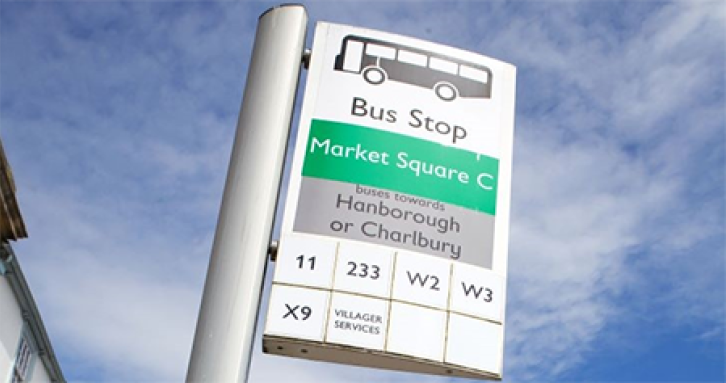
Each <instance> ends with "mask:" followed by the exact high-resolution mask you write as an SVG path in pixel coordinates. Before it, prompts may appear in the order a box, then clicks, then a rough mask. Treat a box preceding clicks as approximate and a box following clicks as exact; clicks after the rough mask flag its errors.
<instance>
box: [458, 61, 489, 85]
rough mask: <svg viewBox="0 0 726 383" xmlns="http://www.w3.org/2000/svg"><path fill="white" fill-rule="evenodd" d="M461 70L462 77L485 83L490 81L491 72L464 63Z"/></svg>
mask: <svg viewBox="0 0 726 383" xmlns="http://www.w3.org/2000/svg"><path fill="white" fill-rule="evenodd" d="M460 71H461V72H460V73H459V74H460V75H461V77H466V78H468V79H471V80H474V81H479V82H482V83H484V84H486V83H487V82H488V81H489V73H487V72H485V71H483V70H480V69H474V68H471V67H468V66H466V65H462V66H461V69H460Z"/></svg>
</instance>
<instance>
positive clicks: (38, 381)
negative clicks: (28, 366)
mask: <svg viewBox="0 0 726 383" xmlns="http://www.w3.org/2000/svg"><path fill="white" fill-rule="evenodd" d="M30 374H31V375H30V381H31V382H32V383H50V376H48V371H47V370H46V369H45V365H44V364H43V361H42V360H40V358H38V357H37V356H36V358H35V363H34V364H33V370H32V371H30Z"/></svg>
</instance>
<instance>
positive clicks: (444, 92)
mask: <svg viewBox="0 0 726 383" xmlns="http://www.w3.org/2000/svg"><path fill="white" fill-rule="evenodd" d="M434 92H435V93H436V95H437V96H439V98H440V99H442V100H444V101H453V100H454V99H455V98H456V96H458V95H459V91H458V90H457V89H456V87H455V86H454V85H452V84H450V83H448V82H440V83H438V84H436V85H434Z"/></svg>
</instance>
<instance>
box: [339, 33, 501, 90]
mask: <svg viewBox="0 0 726 383" xmlns="http://www.w3.org/2000/svg"><path fill="white" fill-rule="evenodd" d="M334 68H335V70H339V71H342V72H348V73H355V74H360V75H362V76H363V79H365V80H366V81H367V82H368V83H369V84H372V85H380V84H382V83H384V82H385V81H388V80H390V81H397V82H401V83H405V84H410V85H415V86H420V87H423V88H428V89H433V91H434V93H436V95H437V96H438V97H439V98H440V99H442V100H444V101H453V100H455V99H456V98H457V97H462V98H466V97H479V98H491V94H492V71H491V69H489V68H487V67H485V66H482V65H477V64H472V63H470V62H466V61H462V60H459V59H455V58H452V57H449V56H445V55H441V54H438V53H434V52H429V51H425V50H421V49H418V48H412V47H407V46H403V45H399V44H394V43H390V42H387V41H382V40H375V39H370V38H367V37H361V36H356V35H347V36H345V37H344V38H343V44H342V45H341V47H340V54H338V55H337V56H335V67H334Z"/></svg>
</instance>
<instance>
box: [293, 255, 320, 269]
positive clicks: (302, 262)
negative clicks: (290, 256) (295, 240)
mask: <svg viewBox="0 0 726 383" xmlns="http://www.w3.org/2000/svg"><path fill="white" fill-rule="evenodd" d="M295 259H297V267H298V268H299V269H302V268H303V266H304V265H305V255H304V254H300V255H299V256H298V257H297V258H295ZM307 263H309V264H310V270H315V256H312V257H310V258H308V262H307Z"/></svg>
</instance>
